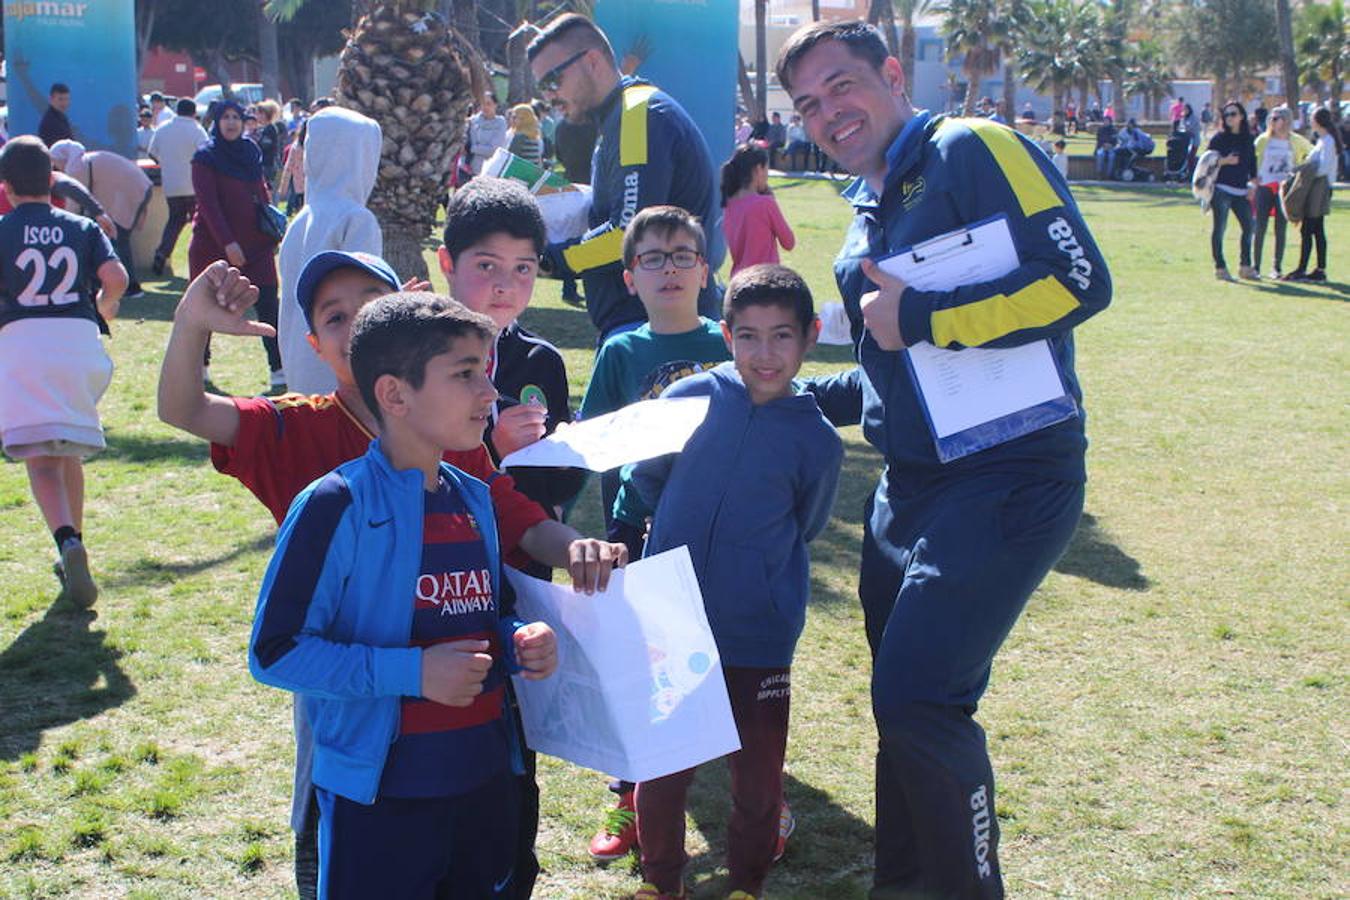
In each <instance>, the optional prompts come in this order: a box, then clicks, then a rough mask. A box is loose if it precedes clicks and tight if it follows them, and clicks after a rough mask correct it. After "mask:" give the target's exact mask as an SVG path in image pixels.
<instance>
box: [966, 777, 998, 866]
mask: <svg viewBox="0 0 1350 900" xmlns="http://www.w3.org/2000/svg"><path fill="white" fill-rule="evenodd" d="M970 808H971V809H973V810H975V815H973V816H971V817H970V825H971V834H972V835H973V836H974V839H975V867H976V871H978V872H979V873H980V877H981V878H988V877H989V876H990V875H992V874H993V871H994V870H993V867H992V866H990V865H989V835H990V828H989V815H990V813H989V791H988V790H986V789H985V786H984V785H980V786H979V788H977V789H976V791H975V793H973V794H971V795H970Z"/></svg>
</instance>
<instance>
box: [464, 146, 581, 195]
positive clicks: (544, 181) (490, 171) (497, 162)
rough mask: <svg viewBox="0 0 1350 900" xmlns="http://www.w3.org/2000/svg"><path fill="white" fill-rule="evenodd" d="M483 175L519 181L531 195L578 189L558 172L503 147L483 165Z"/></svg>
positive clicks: (494, 152)
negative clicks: (540, 166) (542, 166)
mask: <svg viewBox="0 0 1350 900" xmlns="http://www.w3.org/2000/svg"><path fill="white" fill-rule="evenodd" d="M483 174H484V175H491V176H493V177H495V178H509V179H511V180H513V181H519V182H520V183H521V184H523V185H525V187H527V188H529V189H530V193H531V194H541V195H542V194H557V193H561V192H563V191H575V190H576V189H577V186H576V185H574V184H573V183H572V182H570V181H568V180H567V179H566V178H564V177H562V176H561V175H559V174H557V173H556V172H550V171H548V170H546V169H541V168H539V166H536V165H535V164H534V163H532V162H530V161H529V160H527V159H522V158H521V157H519V156H516V155H515V154H514V153H512V152H510V151H509V150H504V149H502V148H501V147H498V148H497V149H496V150H495V151H493V153H492V155H491V156H490V157H488V159H487V162H485V163H483Z"/></svg>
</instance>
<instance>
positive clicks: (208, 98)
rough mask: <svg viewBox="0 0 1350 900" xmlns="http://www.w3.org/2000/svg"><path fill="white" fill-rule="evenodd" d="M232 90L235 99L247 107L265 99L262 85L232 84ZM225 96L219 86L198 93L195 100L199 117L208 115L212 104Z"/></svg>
mask: <svg viewBox="0 0 1350 900" xmlns="http://www.w3.org/2000/svg"><path fill="white" fill-rule="evenodd" d="M230 89H231V90H233V91H234V99H236V100H238V101H239V103H240V104H241V105H243V106H245V107H247V106H249V105H250V104H253V103H257V102H259V101H260V100H262V99H263V87H262V85H261V84H232V85H230ZM224 95H225V94H224V92H223V91H222V90H221V89H220V85H218V84H208V85H207V86H206V87H204V88H202V89H201V90H200V91H198V92H197V96H196V97H194V98H193V100H195V101H196V103H197V115H199V116H204V115H206V110H207V108H208V107H210V106H211V104H212V103H213V102H214V101H216V100H219V99H220V98H221V97H223V96H224Z"/></svg>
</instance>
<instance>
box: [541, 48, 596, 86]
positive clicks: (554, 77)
mask: <svg viewBox="0 0 1350 900" xmlns="http://www.w3.org/2000/svg"><path fill="white" fill-rule="evenodd" d="M590 52H591V48H590V47H587V48H586V49H585V50H582V51H580V52H577V53H573V54H572V55H571V56H569V57H567V59H564V60H563V61H562V62H560V63H558V64H557V65H556V66H554V67H553V68H551V69H549V70H548V71H547V72H545V73H544V74H543V75H540V76H539V78H538V79H537V80H536V81H535V84H536V85H538V86H539V90H541V91H556V90H557V89H558V85H559V84H560V83H561V82H562V73H563V71H564V70H565V69H566V68H567V67H568V66H570V65H572V63H574V62H576V61H577V60H579V59H581V58H582V57H583V56H585V55H586V54H587V53H590Z"/></svg>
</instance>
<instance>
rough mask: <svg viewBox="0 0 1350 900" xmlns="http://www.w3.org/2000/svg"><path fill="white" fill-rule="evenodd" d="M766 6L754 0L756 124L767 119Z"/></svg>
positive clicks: (767, 38) (761, 1)
mask: <svg viewBox="0 0 1350 900" xmlns="http://www.w3.org/2000/svg"><path fill="white" fill-rule="evenodd" d="M768 6H769V4H768V0H755V94H756V95H757V98H758V102H757V103H756V108H757V110H758V114H757V115H756V116H755V120H756V121H758V122H763V121H765V120H766V119H768V117H769V110H768V105H769V43H768V41H769V36H768V17H769V12H768Z"/></svg>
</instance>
